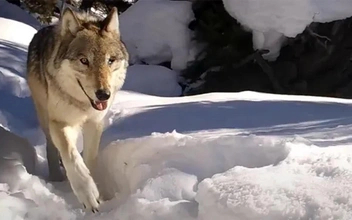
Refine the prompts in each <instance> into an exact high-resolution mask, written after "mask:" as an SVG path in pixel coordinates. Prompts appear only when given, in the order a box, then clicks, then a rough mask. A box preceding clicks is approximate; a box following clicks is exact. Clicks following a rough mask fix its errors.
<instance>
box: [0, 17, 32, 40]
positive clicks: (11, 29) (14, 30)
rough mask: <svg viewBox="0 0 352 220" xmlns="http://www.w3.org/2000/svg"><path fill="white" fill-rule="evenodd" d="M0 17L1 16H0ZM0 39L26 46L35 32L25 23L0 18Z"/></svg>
mask: <svg viewBox="0 0 352 220" xmlns="http://www.w3.org/2000/svg"><path fill="white" fill-rule="evenodd" d="M0 15H1V14H0ZM0 30H1V33H0V39H1V40H2V41H10V42H16V43H17V44H21V45H28V44H29V42H30V41H31V39H32V37H33V35H34V34H35V33H37V30H36V29H35V28H33V27H31V26H29V25H27V24H25V23H22V22H19V21H15V20H13V19H7V18H2V17H0Z"/></svg>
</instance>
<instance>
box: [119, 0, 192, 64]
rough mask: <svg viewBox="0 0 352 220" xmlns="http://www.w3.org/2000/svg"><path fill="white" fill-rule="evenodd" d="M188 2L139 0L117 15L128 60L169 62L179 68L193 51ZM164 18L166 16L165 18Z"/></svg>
mask: <svg viewBox="0 0 352 220" xmlns="http://www.w3.org/2000/svg"><path fill="white" fill-rule="evenodd" d="M191 6H192V4H191V2H187V1H165V0H139V1H138V2H136V3H134V4H133V5H132V6H131V7H129V8H128V9H127V10H126V11H124V12H123V13H122V14H121V15H120V28H121V37H122V39H123V41H124V43H125V44H126V47H127V50H128V51H129V53H130V63H132V64H138V63H142V62H144V63H147V64H160V63H162V62H168V61H171V68H172V69H173V70H177V71H179V70H182V69H184V68H185V67H186V65H187V62H188V61H190V60H192V59H193V57H194V54H195V46H194V45H193V43H192V41H191V37H192V36H191V30H189V29H188V24H189V22H191V20H192V19H193V18H194V17H193V12H192V10H191ZM165 18H167V19H165Z"/></svg>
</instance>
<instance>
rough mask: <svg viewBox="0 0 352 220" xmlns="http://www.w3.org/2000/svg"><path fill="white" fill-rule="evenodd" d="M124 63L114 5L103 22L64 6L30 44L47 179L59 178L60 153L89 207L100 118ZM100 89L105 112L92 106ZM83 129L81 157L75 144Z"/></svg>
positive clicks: (30, 75)
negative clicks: (105, 98) (104, 98)
mask: <svg viewBox="0 0 352 220" xmlns="http://www.w3.org/2000/svg"><path fill="white" fill-rule="evenodd" d="M82 58H83V59H82ZM83 61H84V62H83ZM86 61H88V62H89V63H87V62H86ZM127 66H128V53H127V50H126V48H125V46H124V44H123V43H122V42H121V40H120V32H119V21H118V15H117V9H116V8H113V9H112V11H111V12H110V13H109V15H108V16H107V17H106V18H105V19H103V20H99V19H98V18H95V17H93V16H92V15H89V14H87V13H83V12H74V11H72V10H71V9H69V8H68V9H66V10H65V11H64V13H63V16H62V18H61V19H60V21H59V22H58V23H57V24H55V25H51V26H47V27H44V28H42V29H41V30H39V31H38V32H37V33H36V34H35V35H34V37H33V39H32V41H31V42H30V45H29V48H28V60H27V81H28V85H29V88H30V91H31V94H32V99H33V102H34V104H35V108H36V112H37V115H38V119H39V122H40V125H41V127H42V129H43V131H44V133H45V135H46V140H47V159H48V166H49V175H50V176H49V178H50V179H51V180H57V181H61V180H62V179H63V176H62V173H61V172H60V165H59V155H60V156H61V158H62V162H63V165H64V167H65V169H66V175H67V178H68V180H69V182H70V184H71V187H72V189H73V192H74V193H75V195H76V196H77V198H78V200H79V201H80V202H81V203H83V205H84V206H86V207H87V208H90V209H91V210H93V211H96V210H97V208H98V205H99V192H98V190H97V186H96V184H95V182H94V180H93V178H92V176H91V171H92V169H93V168H94V166H95V161H96V156H97V153H98V145H99V142H100V137H101V134H102V130H103V124H102V123H103V118H104V116H105V114H106V112H107V109H109V107H110V105H111V102H112V100H113V99H114V96H115V92H116V91H117V90H119V89H120V88H121V87H122V85H123V83H124V80H125V75H126V69H127ZM98 89H105V90H109V91H110V94H111V96H110V98H109V99H108V102H107V104H106V105H105V107H106V106H107V108H106V109H105V110H102V109H100V110H99V109H94V108H93V104H92V102H93V101H94V102H93V103H96V102H95V101H99V100H98V99H97V97H98V95H96V93H95V92H96V91H97V90H98ZM104 103H106V102H104ZM101 106H103V105H101ZM81 128H82V131H83V141H84V150H83V159H82V157H81V155H80V154H79V152H78V150H77V148H76V146H75V144H76V139H77V136H78V133H79V130H80V129H81Z"/></svg>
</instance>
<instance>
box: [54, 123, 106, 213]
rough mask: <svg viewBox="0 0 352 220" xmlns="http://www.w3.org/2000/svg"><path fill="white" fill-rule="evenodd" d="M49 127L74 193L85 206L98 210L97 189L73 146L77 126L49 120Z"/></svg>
mask: <svg viewBox="0 0 352 220" xmlns="http://www.w3.org/2000/svg"><path fill="white" fill-rule="evenodd" d="M49 127H50V135H51V137H52V141H53V143H54V144H55V146H56V147H57V148H58V150H59V152H60V155H61V158H62V162H63V165H64V167H65V169H66V175H67V178H68V180H69V182H70V184H71V188H72V190H73V192H74V194H75V195H76V196H77V198H78V200H79V201H80V202H81V203H83V205H84V206H85V207H86V208H88V209H91V210H92V211H93V212H96V211H98V206H99V191H98V189H97V186H96V184H95V182H94V180H93V178H92V177H91V175H90V172H89V170H88V168H87V167H86V165H85V164H84V162H83V159H82V157H81V155H80V154H79V152H78V150H77V148H76V146H75V145H76V139H77V135H78V128H77V127H73V126H69V125H67V124H65V123H64V122H57V121H50V122H49Z"/></svg>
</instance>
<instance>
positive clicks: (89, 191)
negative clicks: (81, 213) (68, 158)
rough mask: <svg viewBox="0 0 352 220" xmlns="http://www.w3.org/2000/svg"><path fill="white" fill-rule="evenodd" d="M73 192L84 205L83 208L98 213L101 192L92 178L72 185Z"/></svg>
mask: <svg viewBox="0 0 352 220" xmlns="http://www.w3.org/2000/svg"><path fill="white" fill-rule="evenodd" d="M72 188H73V192H74V193H75V195H76V196H77V199H78V200H79V201H80V202H81V203H82V204H83V207H84V208H86V209H88V210H91V211H92V212H93V213H95V212H98V207H99V205H100V200H99V191H98V188H97V186H96V184H95V182H94V180H93V178H92V177H90V176H89V178H86V180H84V181H82V182H80V181H76V182H75V184H72Z"/></svg>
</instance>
